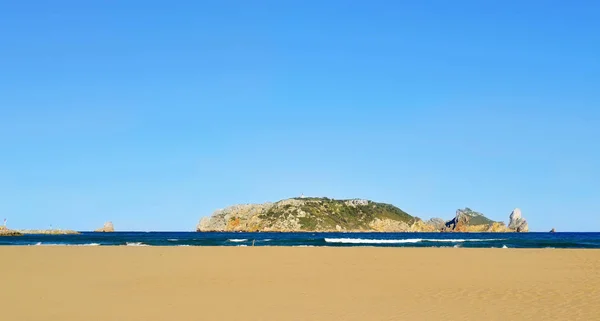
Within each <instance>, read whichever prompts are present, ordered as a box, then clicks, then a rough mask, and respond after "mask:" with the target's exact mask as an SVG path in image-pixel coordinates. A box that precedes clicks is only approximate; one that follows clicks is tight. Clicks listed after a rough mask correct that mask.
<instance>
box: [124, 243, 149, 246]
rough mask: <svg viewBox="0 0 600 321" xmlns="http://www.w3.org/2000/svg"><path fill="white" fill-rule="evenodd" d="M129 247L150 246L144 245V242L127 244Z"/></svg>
mask: <svg viewBox="0 0 600 321" xmlns="http://www.w3.org/2000/svg"><path fill="white" fill-rule="evenodd" d="M125 245H127V246H148V244H144V243H142V242H127V243H125Z"/></svg>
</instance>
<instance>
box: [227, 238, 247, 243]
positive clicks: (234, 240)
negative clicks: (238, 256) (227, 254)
mask: <svg viewBox="0 0 600 321" xmlns="http://www.w3.org/2000/svg"><path fill="white" fill-rule="evenodd" d="M227 241H229V242H236V243H237V242H246V241H248V239H229V240H227Z"/></svg>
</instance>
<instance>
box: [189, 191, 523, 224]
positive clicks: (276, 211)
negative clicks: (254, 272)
mask: <svg viewBox="0 0 600 321" xmlns="http://www.w3.org/2000/svg"><path fill="white" fill-rule="evenodd" d="M513 214H514V212H513ZM513 214H511V224H512V225H510V226H509V227H507V226H506V225H505V224H504V223H502V222H495V221H493V220H490V219H489V218H487V217H485V216H484V215H483V214H481V213H479V212H476V211H473V210H471V209H469V208H465V209H459V210H457V211H456V215H455V217H454V218H453V219H452V220H450V221H448V222H444V220H442V219H440V218H434V219H431V220H428V221H423V220H421V219H420V218H418V217H413V216H411V215H409V214H407V213H405V212H404V211H402V210H401V209H399V208H397V207H395V206H392V205H389V204H382V203H376V202H371V201H367V200H333V199H328V198H293V199H287V200H282V201H279V202H275V203H265V204H246V205H235V206H231V207H228V208H225V209H222V210H218V211H216V212H214V213H213V215H212V216H210V217H205V218H203V219H201V220H200V222H199V223H198V226H197V227H196V230H197V231H199V232H206V231H244V232H254V231H265V232H269V231H271V232H301V231H314V232H517V231H518V232H526V231H528V229H527V222H526V221H525V220H524V219H522V217H521V216H520V215H521V214H520V211H519V212H518V213H517V214H515V215H513Z"/></svg>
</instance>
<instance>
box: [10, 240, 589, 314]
mask: <svg viewBox="0 0 600 321" xmlns="http://www.w3.org/2000/svg"><path fill="white" fill-rule="evenodd" d="M0 258H1V260H2V263H1V264H0V273H1V275H2V281H1V282H0V287H1V291H0V302H1V308H0V316H1V319H2V320H11V321H12V320H15V321H34V320H35V321H44V320H52V321H83V320H85V321H95V320H99V321H100V320H101V321H137V320H139V321H151V320H165V321H167V320H168V321H175V320H177V321H186V320H273V321H275V320H277V321H282V320H328V321H335V320H428V321H431V320H503V321H508V320H561V321H564V320H600V251H599V250H551V249H540V250H515V249H455V248H447V249H436V248H423V249H417V248H286V247H260V248H259V247H255V248H253V247H246V248H243V247H235V248H233V247H218V248H214V247H0Z"/></svg>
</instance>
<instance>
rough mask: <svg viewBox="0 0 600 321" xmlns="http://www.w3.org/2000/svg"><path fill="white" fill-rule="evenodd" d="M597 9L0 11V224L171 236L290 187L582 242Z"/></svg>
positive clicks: (595, 89) (587, 5)
mask: <svg viewBox="0 0 600 321" xmlns="http://www.w3.org/2000/svg"><path fill="white" fill-rule="evenodd" d="M283 3H285V4H283ZM599 16H600V2H598V1H479V0H477V1H476V0H472V1H442V0H440V1H346V0H344V1H160V2H159V1H79V0H77V1H75V0H72V1H0V216H4V217H7V218H8V219H9V226H11V227H13V228H47V227H49V226H50V225H53V226H54V227H61V228H72V229H78V230H90V229H94V228H97V227H99V226H101V225H102V224H103V223H104V221H106V220H112V221H113V222H114V223H115V225H116V228H117V229H120V230H192V229H194V227H195V225H196V223H197V221H198V219H199V218H200V217H202V216H207V215H210V214H211V213H212V212H213V210H215V209H218V208H222V207H225V206H227V205H231V204H236V203H251V202H252V203H254V202H265V201H275V200H279V199H282V198H287V197H293V196H298V195H300V194H301V193H304V194H306V195H311V196H328V197H334V198H354V197H360V198H369V199H372V200H376V201H381V202H389V203H392V204H395V205H397V206H399V207H400V208H402V209H404V210H405V211H407V212H409V213H410V214H413V215H416V216H419V217H422V218H429V217H433V216H437V217H443V218H446V219H449V218H451V217H452V216H453V215H454V212H455V210H456V209H457V208H459V207H461V208H462V207H465V206H468V207H471V208H473V209H475V210H478V211H481V212H484V213H485V214H487V215H488V216H489V217H491V218H493V219H496V220H505V221H506V220H507V219H508V215H509V214H510V212H511V210H512V209H513V208H514V207H520V208H521V209H522V210H523V213H524V215H525V216H526V218H527V219H528V221H529V222H530V226H531V227H532V228H533V229H534V230H538V231H546V230H549V229H550V228H552V227H556V228H557V229H558V230H559V231H600V187H599V184H600V142H599V140H600V20H598V17H599Z"/></svg>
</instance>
